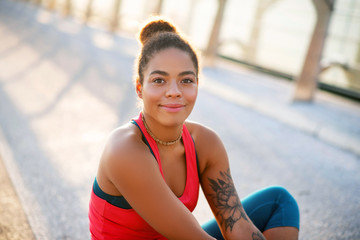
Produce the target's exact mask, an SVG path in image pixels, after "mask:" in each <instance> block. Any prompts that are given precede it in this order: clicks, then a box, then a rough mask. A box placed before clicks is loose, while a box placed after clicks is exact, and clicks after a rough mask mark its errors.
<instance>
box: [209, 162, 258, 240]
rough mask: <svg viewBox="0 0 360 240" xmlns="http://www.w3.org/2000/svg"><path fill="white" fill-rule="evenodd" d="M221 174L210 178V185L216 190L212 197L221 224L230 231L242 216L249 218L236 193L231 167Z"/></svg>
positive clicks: (245, 218)
mask: <svg viewBox="0 0 360 240" xmlns="http://www.w3.org/2000/svg"><path fill="white" fill-rule="evenodd" d="M220 176H221V177H220V178H217V179H211V178H208V179H209V181H210V186H211V188H212V189H213V190H214V192H215V193H213V194H211V195H210V197H211V198H212V199H213V201H214V203H215V206H216V207H217V209H218V212H217V215H218V216H219V217H220V221H221V225H224V226H225V230H227V229H228V228H229V229H230V231H232V229H233V227H234V224H235V223H236V222H237V221H239V220H240V219H241V218H243V219H244V220H246V221H249V220H248V218H247V217H246V214H245V212H244V210H243V208H242V205H241V202H240V200H239V197H238V195H237V193H236V189H235V186H234V183H233V181H232V179H231V176H230V169H228V170H227V171H226V172H222V171H220ZM253 236H254V235H253ZM254 239H256V238H254Z"/></svg>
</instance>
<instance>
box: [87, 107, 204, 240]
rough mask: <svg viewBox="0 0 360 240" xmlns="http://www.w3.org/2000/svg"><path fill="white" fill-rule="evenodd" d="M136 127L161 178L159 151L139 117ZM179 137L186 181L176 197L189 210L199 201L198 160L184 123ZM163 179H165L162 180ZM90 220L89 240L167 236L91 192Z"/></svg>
mask: <svg viewBox="0 0 360 240" xmlns="http://www.w3.org/2000/svg"><path fill="white" fill-rule="evenodd" d="M134 123H135V124H136V125H137V126H138V127H139V129H140V131H141V132H142V134H143V136H144V137H145V139H146V141H147V144H148V146H149V148H150V150H151V151H152V153H153V155H154V156H155V159H156V161H157V162H158V164H159V169H160V172H161V174H162V176H163V178H164V174H163V171H162V167H161V161H160V154H159V150H158V147H157V145H156V142H155V141H154V139H152V138H151V137H150V135H149V134H148V133H147V131H146V129H145V126H144V124H143V122H142V120H141V114H140V116H139V117H138V118H137V119H135V120H134ZM182 140H183V143H184V148H185V158H186V184H185V189H184V192H183V194H182V196H181V197H179V200H180V201H181V202H182V203H183V204H184V205H185V206H186V207H187V208H188V209H189V210H190V211H191V212H192V211H193V210H194V209H195V207H196V204H197V201H198V194H199V177H198V169H197V159H196V152H195V145H194V142H193V139H192V137H191V135H190V133H189V131H188V129H187V128H186V126H185V124H184V126H183V132H182ZM164 181H165V180H164ZM89 220H90V233H91V239H94V240H100V239H166V238H165V237H163V236H162V235H160V234H159V233H158V232H156V231H155V230H154V229H153V228H152V227H151V226H150V225H149V224H148V223H147V222H145V220H143V219H142V218H141V217H140V216H139V215H138V214H137V213H136V211H135V210H133V209H124V208H120V207H117V206H115V205H113V204H111V203H109V202H108V201H106V200H105V199H103V198H101V197H99V196H98V195H96V194H95V192H94V188H93V191H92V193H91V198H90V204H89Z"/></svg>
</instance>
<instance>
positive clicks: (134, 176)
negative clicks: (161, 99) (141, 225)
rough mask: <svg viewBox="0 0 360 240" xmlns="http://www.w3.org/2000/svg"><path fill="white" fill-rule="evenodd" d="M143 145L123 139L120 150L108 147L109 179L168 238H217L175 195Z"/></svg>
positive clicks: (118, 147)
mask: <svg viewBox="0 0 360 240" xmlns="http://www.w3.org/2000/svg"><path fill="white" fill-rule="evenodd" d="M141 144H142V143H141V142H140V143H138V144H133V143H131V144H128V143H127V142H120V143H117V144H115V145H116V148H114V149H116V150H111V149H110V150H108V152H107V153H106V154H105V156H104V158H103V159H104V160H103V163H102V164H103V166H104V172H105V173H106V176H107V178H108V179H109V180H110V181H111V182H112V183H113V184H114V186H115V187H116V188H117V189H118V191H119V192H120V193H121V194H122V195H123V196H124V197H125V198H126V200H127V201H128V202H129V204H130V205H131V206H132V208H133V209H134V210H135V211H136V212H137V213H138V214H139V215H140V216H141V217H142V218H143V219H144V220H145V221H146V222H147V223H148V224H149V225H151V226H152V227H153V228H154V229H155V230H156V231H157V232H159V233H160V234H162V235H163V236H165V237H166V238H168V239H213V238H211V236H209V235H208V234H207V233H206V232H205V231H204V230H203V229H202V228H201V226H200V225H199V223H198V222H197V221H196V219H195V218H194V216H193V215H192V213H191V212H190V211H189V210H188V209H187V208H186V207H185V206H184V205H183V203H182V202H181V201H180V200H179V199H178V198H177V197H176V196H175V195H174V194H173V192H172V191H171V190H170V188H169V187H168V186H167V184H166V183H165V181H164V179H163V178H162V175H161V173H160V171H159V167H158V165H157V163H156V160H155V159H154V158H153V156H152V155H151V153H150V152H149V150H148V148H147V147H146V146H145V145H144V147H141ZM139 146H140V147H139Z"/></svg>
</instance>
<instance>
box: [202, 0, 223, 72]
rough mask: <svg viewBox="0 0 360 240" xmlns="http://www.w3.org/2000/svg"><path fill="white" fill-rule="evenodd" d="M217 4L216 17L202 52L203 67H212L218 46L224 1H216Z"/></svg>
mask: <svg viewBox="0 0 360 240" xmlns="http://www.w3.org/2000/svg"><path fill="white" fill-rule="evenodd" d="M218 3H219V4H218V8H217V12H216V17H215V20H214V25H213V27H212V31H211V34H210V38H209V42H208V45H207V47H206V50H205V52H204V57H205V65H208V66H212V65H214V61H215V57H216V54H217V49H218V45H219V35H220V29H221V23H222V20H223V17H224V10H225V3H226V0H218Z"/></svg>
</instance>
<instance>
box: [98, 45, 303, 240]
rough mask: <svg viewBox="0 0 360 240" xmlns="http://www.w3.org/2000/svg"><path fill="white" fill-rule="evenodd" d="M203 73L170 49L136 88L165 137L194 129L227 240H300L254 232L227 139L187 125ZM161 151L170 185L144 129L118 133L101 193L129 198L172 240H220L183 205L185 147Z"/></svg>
mask: <svg viewBox="0 0 360 240" xmlns="http://www.w3.org/2000/svg"><path fill="white" fill-rule="evenodd" d="M195 72H196V71H195V68H194V65H193V63H192V61H191V58H190V57H189V55H188V53H186V52H184V51H181V50H178V49H175V48H168V49H165V50H162V51H160V52H158V53H156V54H155V55H154V56H153V58H152V59H151V60H150V62H149V64H148V66H147V68H146V69H145V71H144V74H143V76H144V81H143V84H140V82H137V84H136V90H137V94H138V96H139V98H141V99H142V100H143V103H144V105H143V113H144V116H145V119H146V122H147V124H148V126H149V128H150V129H151V131H152V132H153V134H154V135H155V136H156V137H157V138H159V139H161V140H163V141H172V140H174V139H176V138H177V137H178V136H179V134H180V133H181V130H182V125H183V124H184V123H185V124H186V126H187V128H188V130H189V132H190V134H191V135H192V137H193V139H194V142H195V144H196V150H197V154H198V159H199V170H200V178H201V179H200V183H201V187H202V189H203V191H204V194H205V196H206V198H207V201H208V203H209V205H210V207H211V209H212V211H213V213H214V215H215V217H216V220H217V222H218V223H219V225H220V227H221V231H222V233H223V235H224V237H225V239H265V238H264V236H266V238H267V239H297V235H298V231H297V229H296V228H290V227H288V228H273V229H269V230H267V231H265V232H264V235H263V234H262V233H261V232H260V231H259V230H258V229H257V228H256V227H255V226H254V224H253V223H252V222H251V221H250V220H249V218H248V217H247V215H246V213H245V211H244V209H243V207H242V205H241V203H240V200H239V197H238V194H237V193H236V190H235V187H234V183H233V180H232V178H231V173H230V169H229V161H228V157H227V153H226V150H225V147H224V145H223V143H222V142H221V140H220V138H219V137H218V136H217V135H216V134H215V133H214V132H213V131H212V130H210V129H208V128H206V127H204V126H202V125H200V124H198V123H193V122H188V121H186V119H187V117H188V116H189V115H190V113H191V111H192V109H193V107H194V104H195V101H196V98H197V93H198V82H197V76H196V74H195ZM158 148H159V152H160V158H161V163H162V168H163V172H164V178H165V181H164V179H163V178H162V175H161V173H160V171H159V167H158V165H157V162H156V161H154V158H153V156H152V154H151V153H150V151H149V149H148V147H147V146H146V144H145V143H144V142H143V140H142V135H141V132H140V131H139V130H138V128H137V127H136V126H135V125H133V124H127V125H124V126H122V127H120V128H118V129H116V130H115V131H114V132H113V133H112V134H111V136H110V138H109V141H108V143H107V145H106V147H105V150H104V153H103V156H102V158H101V161H100V165H99V170H98V174H97V181H98V183H99V186H100V187H101V189H102V190H103V191H104V192H106V193H108V194H110V195H114V196H125V198H126V199H127V201H128V202H129V203H130V205H131V206H132V207H133V209H134V210H136V211H137V213H138V214H139V215H140V216H141V217H142V218H143V219H144V220H145V221H147V222H148V223H149V224H150V225H151V226H152V227H153V228H154V229H155V230H156V231H158V232H159V233H161V234H162V235H163V236H165V237H167V238H168V239H213V238H212V237H211V236H209V235H208V234H207V233H206V232H205V231H204V230H203V229H202V228H201V226H200V225H199V223H198V222H197V221H196V219H195V218H194V216H193V215H192V214H191V212H190V211H189V210H188V209H187V208H186V207H185V206H184V205H183V204H182V203H181V202H180V201H179V200H178V198H177V197H178V196H181V195H182V193H183V191H184V189H185V181H186V162H185V161H186V160H185V152H184V151H185V150H184V146H183V143H182V141H180V142H178V143H176V144H174V145H171V146H163V145H160V144H158ZM144 186H146V187H144ZM138 189H141V191H138ZM150 196H151V197H150ZM224 199H225V200H224ZM174 216H176V217H174Z"/></svg>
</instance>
